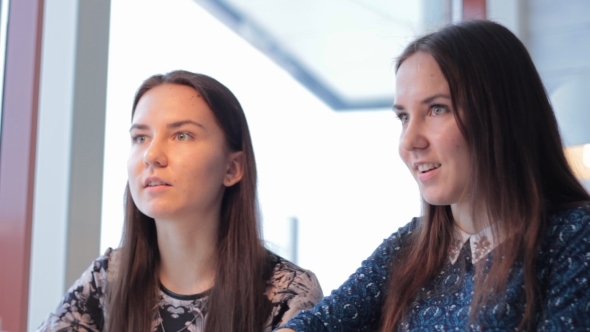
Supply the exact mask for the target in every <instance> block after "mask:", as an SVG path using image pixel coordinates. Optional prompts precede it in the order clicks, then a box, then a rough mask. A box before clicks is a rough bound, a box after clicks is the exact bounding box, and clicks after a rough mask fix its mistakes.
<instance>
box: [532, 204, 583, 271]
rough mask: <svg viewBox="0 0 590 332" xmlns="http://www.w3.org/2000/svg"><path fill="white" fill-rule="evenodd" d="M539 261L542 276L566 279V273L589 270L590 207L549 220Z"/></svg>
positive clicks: (556, 214)
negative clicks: (587, 267)
mask: <svg viewBox="0 0 590 332" xmlns="http://www.w3.org/2000/svg"><path fill="white" fill-rule="evenodd" d="M537 260H538V266H539V268H540V269H541V276H542V277H548V276H549V275H550V274H553V275H556V276H558V277H559V278H562V277H564V275H563V273H566V274H569V273H570V272H572V271H574V272H575V271H578V270H580V269H581V270H584V271H587V270H586V268H585V267H584V266H587V264H589V263H590V204H586V205H583V206H579V207H577V208H571V209H566V210H562V211H559V212H557V213H555V214H553V215H551V216H550V217H549V219H548V222H547V225H546V228H545V234H544V237H543V240H542V243H541V250H540V252H539V257H538V259H537ZM558 267H559V268H558ZM557 271H561V272H560V273H556V272H557ZM550 272H551V273H550Z"/></svg>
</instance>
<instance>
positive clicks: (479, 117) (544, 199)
mask: <svg viewBox="0 0 590 332" xmlns="http://www.w3.org/2000/svg"><path fill="white" fill-rule="evenodd" d="M396 68H397V75H396V76H397V77H396V93H395V97H396V100H395V104H394V105H393V109H394V111H395V113H396V115H397V117H398V118H399V120H400V123H401V126H402V131H401V138H400V145H399V154H400V157H401V158H402V160H403V161H404V162H405V164H406V165H407V167H408V168H409V170H410V172H411V174H412V175H413V176H414V178H415V180H416V182H417V183H418V186H419V189H420V192H421V195H422V199H423V211H424V212H423V215H422V216H421V217H420V218H415V219H414V220H413V221H412V222H411V223H410V224H408V225H407V226H405V227H403V228H401V229H400V230H399V231H398V232H396V233H394V234H393V235H392V236H391V237H390V238H389V239H387V240H385V242H384V243H383V244H382V245H381V246H380V247H379V248H378V249H377V250H376V251H375V252H374V254H373V255H372V256H371V257H369V259H367V260H366V261H365V262H363V264H362V267H361V268H359V269H358V270H357V271H356V273H354V274H353V275H352V276H351V277H350V278H349V279H348V281H346V282H345V283H344V284H343V285H342V286H341V287H340V288H339V289H337V290H335V291H333V292H332V294H331V295H330V296H328V297H326V298H325V299H324V300H323V301H322V302H320V303H318V304H317V305H316V306H315V307H314V308H313V309H312V310H309V311H307V310H304V311H303V312H302V313H300V314H299V315H298V316H297V317H295V318H294V319H292V320H291V321H290V322H288V323H287V324H286V325H285V326H284V327H286V328H290V329H292V330H295V331H298V332H301V331H375V330H379V331H387V332H389V331H466V330H469V331H481V330H493V331H515V330H519V331H520V330H542V331H565V330H568V331H571V330H577V331H590V292H589V291H588V287H589V286H590V203H589V202H590V196H589V194H588V192H587V191H586V190H585V189H584V187H583V186H582V185H581V184H580V182H579V181H578V180H577V179H576V177H575V176H574V174H573V172H572V170H571V169H570V167H569V165H568V162H567V161H566V158H565V155H564V151H563V146H562V143H561V138H560V135H559V130H558V126H557V121H556V119H555V115H554V113H553V111H552V108H551V105H550V102H549V99H548V97H547V94H546V92H545V89H544V87H543V84H542V82H541V79H540V77H539V74H538V73H537V71H536V69H535V66H534V64H533V62H532V60H531V58H530V56H529V54H528V52H527V50H526V48H525V47H524V45H523V44H522V43H521V42H520V41H519V40H518V38H517V37H516V36H515V35H514V34H512V33H511V32H510V31H509V30H508V29H506V28H505V27H502V26H501V25H499V24H496V23H493V22H489V21H472V22H464V23H460V24H457V25H451V26H448V27H445V28H443V29H442V30H440V31H438V32H435V33H432V34H429V35H426V36H424V37H421V38H419V39H417V40H415V41H414V42H412V43H410V45H409V46H408V47H407V48H406V49H405V51H404V52H403V53H402V55H401V56H400V58H399V59H398V62H397V67H396Z"/></svg>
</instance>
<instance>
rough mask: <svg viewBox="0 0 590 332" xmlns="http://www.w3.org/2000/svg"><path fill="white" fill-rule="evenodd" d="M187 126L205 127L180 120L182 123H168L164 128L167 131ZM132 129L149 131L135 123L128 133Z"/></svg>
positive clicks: (190, 121)
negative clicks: (166, 128)
mask: <svg viewBox="0 0 590 332" xmlns="http://www.w3.org/2000/svg"><path fill="white" fill-rule="evenodd" d="M187 124H190V125H194V126H197V127H200V128H205V127H203V125H202V124H200V123H198V122H195V121H192V120H182V121H176V122H172V123H169V124H168V125H166V127H168V129H175V128H179V127H182V126H184V125H187ZM133 129H137V130H147V129H149V127H148V126H147V125H144V124H140V123H135V124H133V125H131V128H129V131H132V130H133Z"/></svg>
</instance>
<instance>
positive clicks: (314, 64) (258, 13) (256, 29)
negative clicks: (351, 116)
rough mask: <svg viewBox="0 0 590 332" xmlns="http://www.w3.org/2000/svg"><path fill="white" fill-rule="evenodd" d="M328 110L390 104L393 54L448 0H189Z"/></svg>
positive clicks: (442, 11)
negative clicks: (309, 93)
mask: <svg viewBox="0 0 590 332" xmlns="http://www.w3.org/2000/svg"><path fill="white" fill-rule="evenodd" d="M194 1H195V2H196V3H198V4H199V5H201V6H202V7H204V8H205V9H206V10H208V11H209V12H210V13H211V14H213V15H214V16H215V17H217V18H218V19H219V20H220V21H222V22H223V23H224V24H226V25H227V26H228V27H230V28H231V29H232V30H234V31H235V32H236V33H237V34H239V35H240V36H242V37H243V38H244V39H245V40H247V41H248V42H250V43H251V44H252V45H253V46H255V47H256V48H258V49H259V50H261V51H262V52H263V53H264V54H266V55H267V56H268V57H269V58H270V59H272V60H273V61H275V62H276V63H277V64H278V65H280V66H281V67H282V68H284V69H285V70H286V71H287V72H289V73H290V74H291V75H292V76H293V77H294V78H295V79H296V80H298V81H299V82H300V83H301V84H303V85H304V86H305V87H306V88H308V89H309V90H310V91H311V92H312V93H314V94H316V95H317V96H318V97H319V98H320V99H322V100H323V101H324V102H325V103H326V104H328V105H329V106H330V107H331V108H333V109H334V110H339V111H342V110H360V109H374V108H389V107H391V105H392V102H393V90H394V79H393V78H394V75H393V66H394V63H395V57H396V56H397V55H398V54H399V53H400V52H401V50H402V49H403V47H404V46H405V45H406V44H407V43H408V42H409V41H410V40H412V39H413V38H414V37H416V36H417V35H420V34H423V33H425V32H426V31H429V30H432V29H434V28H436V27H438V26H440V25H442V24H444V23H446V22H448V17H450V13H449V10H448V7H449V6H448V3H449V1H446V0H416V1H405V0H297V1H294V0H194Z"/></svg>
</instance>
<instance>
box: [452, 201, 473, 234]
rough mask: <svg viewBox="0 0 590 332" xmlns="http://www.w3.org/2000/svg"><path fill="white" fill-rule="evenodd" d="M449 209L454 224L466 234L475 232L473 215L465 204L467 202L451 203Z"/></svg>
mask: <svg viewBox="0 0 590 332" xmlns="http://www.w3.org/2000/svg"><path fill="white" fill-rule="evenodd" d="M451 211H452V213H453V219H454V220H455V225H456V226H457V227H459V228H460V229H461V230H462V231H464V232H465V233H468V234H476V233H477V229H476V227H475V224H474V222H473V216H472V214H471V209H470V208H469V207H468V206H467V204H460V203H456V204H451Z"/></svg>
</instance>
